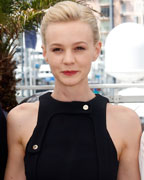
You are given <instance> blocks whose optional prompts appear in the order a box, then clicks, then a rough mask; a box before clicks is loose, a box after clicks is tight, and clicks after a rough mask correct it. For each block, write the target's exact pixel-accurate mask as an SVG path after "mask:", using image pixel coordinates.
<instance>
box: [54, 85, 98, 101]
mask: <svg viewBox="0 0 144 180" xmlns="http://www.w3.org/2000/svg"><path fill="white" fill-rule="evenodd" d="M52 97H53V98H55V99H57V100H60V101H69V102H70V101H89V100H91V99H93V98H94V97H95V94H94V93H93V92H92V91H91V89H90V87H89V85H88V83H87V84H85V85H83V86H82V85H81V86H59V85H57V83H56V84H55V88H54V91H53V93H52Z"/></svg>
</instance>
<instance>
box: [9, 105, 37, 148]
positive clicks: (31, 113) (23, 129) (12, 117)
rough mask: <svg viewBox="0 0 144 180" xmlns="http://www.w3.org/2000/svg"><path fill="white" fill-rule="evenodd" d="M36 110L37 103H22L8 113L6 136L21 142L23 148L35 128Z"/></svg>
mask: <svg viewBox="0 0 144 180" xmlns="http://www.w3.org/2000/svg"><path fill="white" fill-rule="evenodd" d="M38 108H39V102H35V103H23V104H21V105H18V106H16V107H15V108H13V109H12V110H11V111H10V112H9V113H8V116H7V126H8V134H10V136H14V137H15V138H16V139H17V141H21V143H22V144H23V146H24V147H25V146H26V143H27V141H28V139H29V138H30V136H31V134H32V132H33V129H34V128H35V126H36V123H37V116H38ZM10 136H9V137H10Z"/></svg>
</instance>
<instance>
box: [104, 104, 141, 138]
mask: <svg viewBox="0 0 144 180" xmlns="http://www.w3.org/2000/svg"><path fill="white" fill-rule="evenodd" d="M107 116H108V119H109V121H112V123H114V124H116V125H117V126H118V127H119V130H118V131H119V132H120V133H122V134H123V135H124V137H126V136H129V137H130V136H131V137H136V135H137V136H140V135H141V131H142V128H141V122H140V119H139V117H138V115H137V113H136V112H135V111H133V110H132V109H129V108H127V107H124V106H120V105H112V104H108V106H107Z"/></svg>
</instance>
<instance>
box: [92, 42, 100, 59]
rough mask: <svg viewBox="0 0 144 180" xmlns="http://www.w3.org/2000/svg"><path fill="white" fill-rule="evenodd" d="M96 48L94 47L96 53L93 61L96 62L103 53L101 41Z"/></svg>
mask: <svg viewBox="0 0 144 180" xmlns="http://www.w3.org/2000/svg"><path fill="white" fill-rule="evenodd" d="M94 46H95V47H94V48H95V52H94V57H93V61H95V60H96V59H97V58H98V56H99V54H100V52H101V46H102V43H101V41H98V42H97V43H96V44H95V45H94Z"/></svg>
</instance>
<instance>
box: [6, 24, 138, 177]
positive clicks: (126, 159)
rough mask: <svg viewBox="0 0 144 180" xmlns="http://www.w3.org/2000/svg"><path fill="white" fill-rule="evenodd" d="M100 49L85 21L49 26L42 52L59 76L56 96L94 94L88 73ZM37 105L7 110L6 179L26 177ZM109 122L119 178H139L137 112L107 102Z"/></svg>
mask: <svg viewBox="0 0 144 180" xmlns="http://www.w3.org/2000/svg"><path fill="white" fill-rule="evenodd" d="M73 27H75V28H73ZM100 49H101V43H100V42H97V43H96V44H95V43H94V42H93V33H92V30H91V27H90V26H89V25H88V24H86V23H82V22H80V21H74V22H67V23H54V24H51V25H49V26H48V28H47V30H46V45H43V55H44V57H45V60H46V61H47V62H48V63H49V64H50V66H51V70H52V72H53V74H54V76H55V79H56V81H55V89H54V91H53V93H52V97H53V98H55V99H57V100H61V101H88V100H90V99H92V98H94V96H95V95H94V94H93V93H92V91H91V90H90V88H89V86H88V79H87V75H88V72H89V70H90V67H91V63H92V61H94V60H96V59H97V57H98V55H99V53H100ZM38 108H39V102H35V103H25V104H22V105H19V106H17V107H16V108H14V109H13V110H12V111H11V112H10V113H9V114H8V119H7V121H8V149H9V156H8V162H7V168H6V174H5V180H11V179H14V180H26V177H25V169H24V156H25V148H26V145H27V143H28V141H29V139H30V137H31V135H32V133H33V130H34V128H35V126H36V124H37V117H38ZM106 123H107V130H108V132H109V134H110V136H111V138H112V140H113V142H114V145H115V148H116V150H117V159H118V160H119V163H120V164H119V170H118V178H117V179H118V180H140V173H139V167H138V152H139V141H140V136H141V124H140V120H139V118H138V116H137V115H136V113H135V112H134V111H132V110H130V109H128V108H125V107H122V106H118V105H112V104H110V103H108V105H107V113H106Z"/></svg>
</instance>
